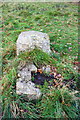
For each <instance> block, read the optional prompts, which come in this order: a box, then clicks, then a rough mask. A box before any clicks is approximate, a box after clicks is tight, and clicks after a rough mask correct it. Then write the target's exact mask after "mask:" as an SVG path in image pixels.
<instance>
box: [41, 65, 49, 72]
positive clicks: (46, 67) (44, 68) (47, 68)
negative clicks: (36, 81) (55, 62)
mask: <svg viewBox="0 0 80 120" xmlns="http://www.w3.org/2000/svg"><path fill="white" fill-rule="evenodd" d="M42 71H43V72H46V73H49V72H51V68H50V65H47V66H43V67H42Z"/></svg>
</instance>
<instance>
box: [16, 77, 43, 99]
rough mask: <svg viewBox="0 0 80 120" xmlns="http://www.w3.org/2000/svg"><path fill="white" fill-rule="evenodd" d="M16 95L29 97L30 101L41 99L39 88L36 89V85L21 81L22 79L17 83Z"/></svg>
mask: <svg viewBox="0 0 80 120" xmlns="http://www.w3.org/2000/svg"><path fill="white" fill-rule="evenodd" d="M16 93H17V94H19V95H21V94H25V95H27V98H28V99H29V100H35V99H39V98H40V97H41V91H40V89H39V88H36V87H35V84H34V83H32V82H31V81H28V82H27V83H26V82H25V81H21V80H20V79H19V80H18V81H17V82H16Z"/></svg>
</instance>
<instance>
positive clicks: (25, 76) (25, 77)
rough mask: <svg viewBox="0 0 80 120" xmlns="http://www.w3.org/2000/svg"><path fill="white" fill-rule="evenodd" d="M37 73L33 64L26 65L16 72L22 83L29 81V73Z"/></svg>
mask: <svg viewBox="0 0 80 120" xmlns="http://www.w3.org/2000/svg"><path fill="white" fill-rule="evenodd" d="M32 71H34V72H37V68H36V66H35V65H34V64H26V65H25V66H24V67H23V68H21V69H20V70H19V71H18V77H20V79H22V81H26V82H27V81H29V80H31V72H32Z"/></svg>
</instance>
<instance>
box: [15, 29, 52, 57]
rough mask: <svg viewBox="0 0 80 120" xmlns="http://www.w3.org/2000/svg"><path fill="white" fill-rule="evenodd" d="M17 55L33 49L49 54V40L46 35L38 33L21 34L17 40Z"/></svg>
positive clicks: (26, 32)
mask: <svg viewBox="0 0 80 120" xmlns="http://www.w3.org/2000/svg"><path fill="white" fill-rule="evenodd" d="M16 46H17V55H19V53H20V52H24V51H31V50H33V49H34V48H38V49H41V50H42V51H44V52H46V53H50V52H51V50H50V40H49V36H48V35H47V34H46V33H42V32H38V31H25V32H21V34H20V35H19V37H18V39H17V43H16Z"/></svg>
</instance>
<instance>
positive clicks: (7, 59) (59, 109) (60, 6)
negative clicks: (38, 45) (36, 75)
mask: <svg viewBox="0 0 80 120" xmlns="http://www.w3.org/2000/svg"><path fill="white" fill-rule="evenodd" d="M0 8H1V9H2V18H1V20H2V22H1V23H2V24H0V27H1V30H2V38H3V39H2V56H3V61H2V67H3V80H2V87H1V89H2V92H3V96H2V98H3V101H4V102H3V104H2V105H3V106H4V107H3V117H4V118H5V116H6V115H7V116H8V118H15V116H16V118H20V117H22V118H24V117H26V118H27V119H32V118H34V117H35V118H39V117H41V116H44V117H46V115H47V117H50V116H49V115H51V116H53V117H56V118H60V117H63V118H64V117H69V118H74V117H76V115H77V114H78V113H77V111H76V110H73V109H74V105H73V100H72V99H70V98H69V100H71V102H70V103H69V104H70V105H71V106H70V107H67V106H66V105H64V104H62V103H61V102H60V101H59V97H62V95H61V90H60V89H59V90H54V89H52V91H50V90H48V93H49V92H51V94H53V95H55V94H54V92H55V93H56V94H58V97H56V96H51V94H50V93H49V94H50V96H47V93H46V91H47V85H46V86H44V87H43V91H44V93H45V96H43V98H42V100H40V101H38V102H37V103H36V105H35V104H33V103H32V102H30V101H28V100H27V102H25V100H23V99H22V98H21V97H20V96H18V95H16V94H15V89H14V88H15V82H16V78H17V65H18V64H19V62H20V61H22V62H23V61H24V62H28V61H25V60H24V59H25V58H24V56H23V55H24V54H26V58H29V59H27V60H31V61H32V62H34V63H35V64H36V66H37V67H40V66H41V65H44V64H50V65H53V66H54V67H56V69H57V71H58V73H61V74H62V76H63V78H64V79H67V80H68V79H71V78H72V77H73V76H74V78H75V81H76V82H77V83H79V81H78V76H80V74H79V73H78V71H77V69H76V68H77V64H76V63H77V62H78V42H77V40H78V27H77V24H78V5H77V4H71V3H53V2H52V3H51V2H46V3H44V2H43V3H41V2H40V3H37V2H31V3H29V2H26V3H14V2H13V4H12V3H1V5H0ZM29 30H35V31H41V32H44V33H47V34H48V35H49V38H50V47H51V50H52V54H51V56H48V55H47V54H45V53H44V52H42V51H40V50H36V49H35V50H33V51H31V52H29V53H26V52H25V53H22V54H21V55H20V56H19V57H17V56H16V40H17V38H18V35H19V34H20V33H21V32H23V31H29ZM38 53H39V54H38ZM33 55H34V57H33ZM50 61H52V62H50ZM52 63H53V64H52ZM74 63H75V64H74ZM77 89H79V84H77ZM68 92H69V93H70V91H68ZM65 93H66V91H65ZM65 93H64V92H63V93H62V94H63V96H64V94H65ZM69 93H68V94H67V96H66V97H69V96H70V95H69ZM46 98H47V100H48V101H47V103H46V102H45V101H46ZM50 98H52V100H54V101H55V102H54V103H55V105H53V101H50ZM66 100H68V98H66ZM50 102H51V103H50ZM19 103H20V104H19ZM50 104H51V106H50ZM66 104H68V102H67V103H66ZM39 105H41V108H40V109H39ZM47 105H48V107H47V109H46V107H43V106H47ZM25 106H26V107H25ZM53 106H54V107H53ZM76 106H77V105H76ZM50 107H51V108H50ZM76 108H77V107H76ZM45 109H46V110H45ZM48 109H50V111H48ZM15 110H17V114H16V113H15ZM53 111H54V112H53ZM64 111H66V112H64ZM70 111H73V112H70ZM75 111H76V112H75ZM52 112H53V113H52ZM74 112H75V114H74ZM55 113H57V115H55ZM62 113H64V116H63V114H62Z"/></svg>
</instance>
